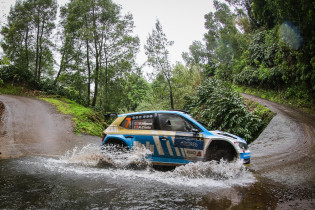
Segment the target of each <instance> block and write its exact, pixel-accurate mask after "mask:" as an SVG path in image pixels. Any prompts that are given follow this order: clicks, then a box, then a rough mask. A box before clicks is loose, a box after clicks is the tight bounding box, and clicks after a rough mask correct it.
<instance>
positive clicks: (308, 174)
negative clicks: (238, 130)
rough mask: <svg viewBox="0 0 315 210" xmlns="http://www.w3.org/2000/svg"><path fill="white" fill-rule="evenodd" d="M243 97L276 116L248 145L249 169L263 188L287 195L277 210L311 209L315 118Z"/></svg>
mask: <svg viewBox="0 0 315 210" xmlns="http://www.w3.org/2000/svg"><path fill="white" fill-rule="evenodd" d="M243 96H244V97H245V98H248V99H251V100H253V101H256V102H258V103H260V104H262V105H264V106H266V107H268V108H270V109H271V110H272V111H273V112H275V113H276V114H277V115H276V116H275V117H274V118H273V119H272V120H271V122H270V124H269V125H268V126H267V128H266V129H265V130H264V131H263V133H262V134H261V135H260V136H259V137H258V138H257V139H256V140H255V141H254V142H253V143H252V144H250V145H249V148H250V150H251V153H252V160H251V166H250V169H252V170H253V171H254V172H255V174H256V175H258V176H260V177H262V179H263V182H264V183H265V184H266V185H267V184H271V183H275V185H277V186H278V187H277V189H283V190H284V191H286V194H287V195H286V197H287V198H283V196H279V200H280V203H279V206H278V208H279V209H313V208H314V207H315V202H313V199H314V196H315V118H314V117H313V116H311V115H307V114H305V113H303V112H301V111H298V110H295V109H292V108H290V107H287V106H283V105H279V104H277V103H273V102H270V101H267V100H264V99H261V98H258V97H254V96H251V95H247V94H243ZM279 186H280V187H279ZM274 194H277V192H274ZM284 201H285V202H284Z"/></svg>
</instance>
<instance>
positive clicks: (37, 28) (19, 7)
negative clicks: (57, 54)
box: [1, 0, 57, 82]
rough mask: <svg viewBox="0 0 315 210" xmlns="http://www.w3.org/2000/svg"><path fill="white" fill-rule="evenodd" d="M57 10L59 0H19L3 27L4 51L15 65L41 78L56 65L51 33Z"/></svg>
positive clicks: (37, 78) (38, 79)
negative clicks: (57, 0)
mask: <svg viewBox="0 0 315 210" xmlns="http://www.w3.org/2000/svg"><path fill="white" fill-rule="evenodd" d="M56 14H57V2H56V0H26V1H17V2H16V4H15V5H14V6H13V7H11V10H10V13H9V15H8V23H7V25H6V26H4V27H3V28H2V30H1V34H2V35H3V36H4V40H3V42H2V43H1V45H2V48H3V49H4V52H5V54H6V55H7V56H8V57H9V58H10V60H11V61H12V62H13V63H14V65H15V66H16V67H18V68H20V69H23V70H26V71H32V72H33V76H34V79H35V80H36V81H38V82H39V81H40V80H41V76H42V74H43V73H49V71H52V69H53V64H54V58H53V54H52V49H51V48H52V46H53V43H52V42H51V34H52V30H53V29H54V28H55V24H54V20H55V19H56Z"/></svg>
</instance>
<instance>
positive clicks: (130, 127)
mask: <svg viewBox="0 0 315 210" xmlns="http://www.w3.org/2000/svg"><path fill="white" fill-rule="evenodd" d="M108 144H109V145H115V146H118V147H119V148H127V149H129V150H133V149H135V148H136V147H145V148H146V149H147V150H150V151H151V154H150V155H148V156H147V158H148V159H150V161H151V162H152V164H153V165H163V166H179V165H183V164H187V163H189V162H196V161H211V160H215V161H219V160H221V159H224V160H227V161H232V160H235V159H241V160H243V162H244V163H245V164H247V163H249V162H250V151H249V149H248V146H247V143H246V141H245V140H243V139H242V138H240V137H238V136H235V135H232V134H230V133H226V132H222V131H208V130H207V129H206V128H205V126H203V125H202V124H201V123H199V122H198V121H196V120H195V119H193V118H192V117H191V116H190V115H189V114H188V113H185V112H183V111H146V112H136V113H128V114H121V115H118V118H117V119H116V120H115V121H114V122H113V123H112V124H111V125H110V126H109V127H108V128H107V129H106V130H104V132H103V138H102V146H103V147H102V148H103V149H104V146H106V145H108Z"/></svg>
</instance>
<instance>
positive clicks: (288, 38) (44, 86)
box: [0, 0, 315, 141]
mask: <svg viewBox="0 0 315 210" xmlns="http://www.w3.org/2000/svg"><path fill="white" fill-rule="evenodd" d="M214 7H215V11H214V12H209V13H208V14H206V15H205V27H206V29H207V33H206V34H205V35H204V42H202V41H198V40H196V41H194V42H193V43H192V44H191V46H190V48H189V52H183V54H182V57H183V59H184V60H185V64H181V63H177V65H175V66H172V65H171V62H170V61H169V57H168V55H169V51H168V49H169V48H170V47H172V44H173V41H169V40H168V39H167V36H166V33H164V31H163V28H162V25H161V23H160V22H159V21H158V20H157V21H156V24H155V28H154V29H153V30H152V32H151V33H150V34H149V37H148V39H147V40H146V44H145V49H144V50H145V52H146V55H147V58H148V60H147V63H146V64H148V65H150V66H152V67H153V68H154V72H153V73H152V75H151V78H150V82H149V81H147V80H146V79H145V78H144V76H143V72H142V67H141V66H137V64H136V63H135V56H136V55H137V52H138V51H139V46H140V40H139V38H138V37H137V36H134V35H133V33H132V32H133V28H134V22H133V17H132V14H126V15H122V14H121V7H120V6H118V5H116V4H115V3H114V2H113V1H112V0H73V1H70V2H69V3H68V4H66V5H65V6H64V7H61V8H60V22H59V23H58V24H56V23H55V20H56V15H57V10H58V6H57V3H56V0H36V1H35V0H19V1H17V2H16V4H15V5H14V6H13V7H12V8H11V11H10V13H9V15H8V18H7V24H6V25H5V26H4V27H2V29H1V34H2V36H3V37H4V39H2V40H1V46H2V48H3V50H4V53H5V55H4V56H3V57H2V59H1V68H0V85H2V87H9V86H10V87H12V90H13V89H14V88H13V87H14V86H17V85H19V86H25V87H27V88H30V89H34V90H40V91H41V93H47V94H50V95H61V96H63V97H66V98H69V99H71V100H73V101H76V102H78V103H79V104H82V105H84V106H86V107H88V106H90V107H92V108H93V109H94V110H96V111H100V112H102V113H104V112H127V111H136V110H152V109H184V108H185V109H187V110H189V111H190V112H191V114H192V115H194V116H195V117H196V118H198V119H199V120H200V121H203V122H205V123H206V124H208V126H210V127H211V129H223V130H226V131H231V132H233V133H236V134H238V135H240V136H242V137H244V138H246V139H247V140H249V141H251V140H252V139H254V138H255V137H256V136H257V134H258V133H259V130H261V129H262V128H263V127H264V126H265V124H266V122H265V121H264V119H270V115H268V114H267V115H268V116H269V117H267V118H266V116H265V115H264V113H266V112H265V110H264V109H263V108H261V107H257V108H256V109H252V110H250V111H249V110H248V106H245V105H248V103H244V101H243V99H242V98H241V97H240V95H239V94H238V93H236V92H235V91H234V90H233V88H232V87H236V85H237V87H238V89H241V90H244V89H245V88H249V89H250V90H255V89H259V90H261V91H266V92H268V93H272V94H273V95H277V97H278V98H281V100H280V101H290V102H293V103H296V102H298V104H296V105H299V106H307V107H309V108H312V107H314V104H315V71H314V68H315V54H314V53H315V50H314V47H315V42H314V41H315V40H314V39H315V38H314V37H315V25H314V24H315V23H314V22H313V20H314V19H315V13H314V8H315V4H314V2H312V1H311V0H301V1H298V2H297V1H293V0H286V1H284V0H279V1H272V0H225V1H218V0H214ZM56 28H58V30H57V31H58V34H57V36H56V37H57V38H54V37H53V36H52V34H53V31H56V30H55V29H56ZM56 54H57V55H58V56H56ZM3 83H4V84H3ZM231 84H233V85H231ZM19 90H20V91H22V90H23V88H22V89H19ZM6 91H8V88H6ZM14 91H18V90H14ZM14 91H13V92H14ZM271 98H272V97H271ZM66 102H67V101H66ZM67 103H70V102H69V101H68V102H67ZM267 113H268V112H267Z"/></svg>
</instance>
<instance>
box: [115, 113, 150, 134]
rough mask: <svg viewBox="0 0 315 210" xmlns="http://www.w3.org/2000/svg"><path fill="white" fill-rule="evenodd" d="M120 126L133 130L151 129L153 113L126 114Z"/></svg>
mask: <svg viewBox="0 0 315 210" xmlns="http://www.w3.org/2000/svg"><path fill="white" fill-rule="evenodd" d="M120 126H121V127H123V128H127V129H135V130H153V129H154V125H153V114H144V115H132V116H127V117H126V118H125V119H124V121H123V122H122V123H121V124H120Z"/></svg>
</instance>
